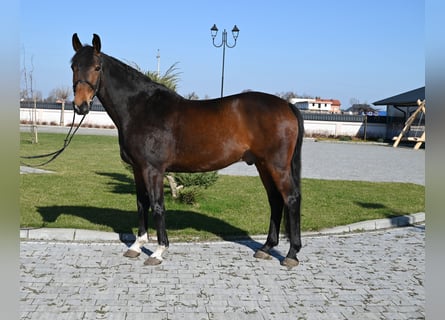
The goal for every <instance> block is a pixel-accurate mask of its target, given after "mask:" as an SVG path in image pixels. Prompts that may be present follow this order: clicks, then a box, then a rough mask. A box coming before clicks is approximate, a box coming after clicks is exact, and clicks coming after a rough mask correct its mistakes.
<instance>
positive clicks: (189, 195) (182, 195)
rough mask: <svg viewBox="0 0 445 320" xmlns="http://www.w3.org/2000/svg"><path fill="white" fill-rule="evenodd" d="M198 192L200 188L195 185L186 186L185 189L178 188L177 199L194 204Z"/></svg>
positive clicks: (199, 192)
mask: <svg viewBox="0 0 445 320" xmlns="http://www.w3.org/2000/svg"><path fill="white" fill-rule="evenodd" d="M200 194H201V190H200V188H199V187H196V186H192V187H188V188H186V189H180V190H179V195H178V200H179V201H180V202H182V203H185V204H188V205H194V204H196V202H197V200H198V197H199V195H200Z"/></svg>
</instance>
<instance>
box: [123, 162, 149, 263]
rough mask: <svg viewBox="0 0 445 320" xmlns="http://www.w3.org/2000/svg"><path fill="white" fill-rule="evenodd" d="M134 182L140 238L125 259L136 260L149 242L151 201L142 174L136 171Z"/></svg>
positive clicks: (125, 254)
mask: <svg viewBox="0 0 445 320" xmlns="http://www.w3.org/2000/svg"><path fill="white" fill-rule="evenodd" d="M134 181H135V184H136V200H137V209H138V219H139V225H138V236H137V238H136V241H135V242H134V243H133V244H132V245H131V246H130V248H128V250H127V251H126V252H125V253H124V256H125V257H128V258H136V257H138V256H139V255H140V254H141V251H142V250H141V248H142V247H143V246H144V244H146V243H147V242H148V233H147V230H148V209H149V207H150V199H149V197H148V194H147V189H146V187H145V182H144V179H143V175H142V173H141V172H139V171H136V170H134Z"/></svg>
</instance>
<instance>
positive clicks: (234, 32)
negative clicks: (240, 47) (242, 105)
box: [210, 24, 239, 98]
mask: <svg viewBox="0 0 445 320" xmlns="http://www.w3.org/2000/svg"><path fill="white" fill-rule="evenodd" d="M210 32H211V35H212V41H213V46H214V47H216V48H221V47H223V58H222V72H221V98H222V97H223V92H224V61H225V58H226V47H227V48H235V46H236V40H237V39H238V35H239V29H238V27H237V26H236V25H234V26H233V28H232V37H233V40H234V43H233V44H232V45H230V44H229V43H228V42H227V31H226V29H224V31H223V33H222V40H221V43H220V44H215V38H216V35H217V34H218V28H217V27H216V24H214V25H213V27H211V28H210Z"/></svg>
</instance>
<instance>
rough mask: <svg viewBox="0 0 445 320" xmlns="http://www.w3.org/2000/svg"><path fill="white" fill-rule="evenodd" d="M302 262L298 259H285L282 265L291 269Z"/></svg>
mask: <svg viewBox="0 0 445 320" xmlns="http://www.w3.org/2000/svg"><path fill="white" fill-rule="evenodd" d="M299 263H300V262H299V261H298V259H291V258H284V260H283V261H281V265H282V266H285V267H288V268H289V269H291V268H293V267H296V266H298V264H299Z"/></svg>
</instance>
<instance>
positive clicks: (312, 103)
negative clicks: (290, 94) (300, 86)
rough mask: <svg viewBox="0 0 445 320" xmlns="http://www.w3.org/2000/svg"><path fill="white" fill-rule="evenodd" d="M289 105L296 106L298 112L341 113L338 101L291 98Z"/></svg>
mask: <svg viewBox="0 0 445 320" xmlns="http://www.w3.org/2000/svg"><path fill="white" fill-rule="evenodd" d="M290 103H292V104H294V105H296V106H297V107H298V109H300V110H307V111H311V112H320V113H341V111H340V106H341V103H340V100H336V99H320V98H315V99H312V98H292V99H290Z"/></svg>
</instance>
